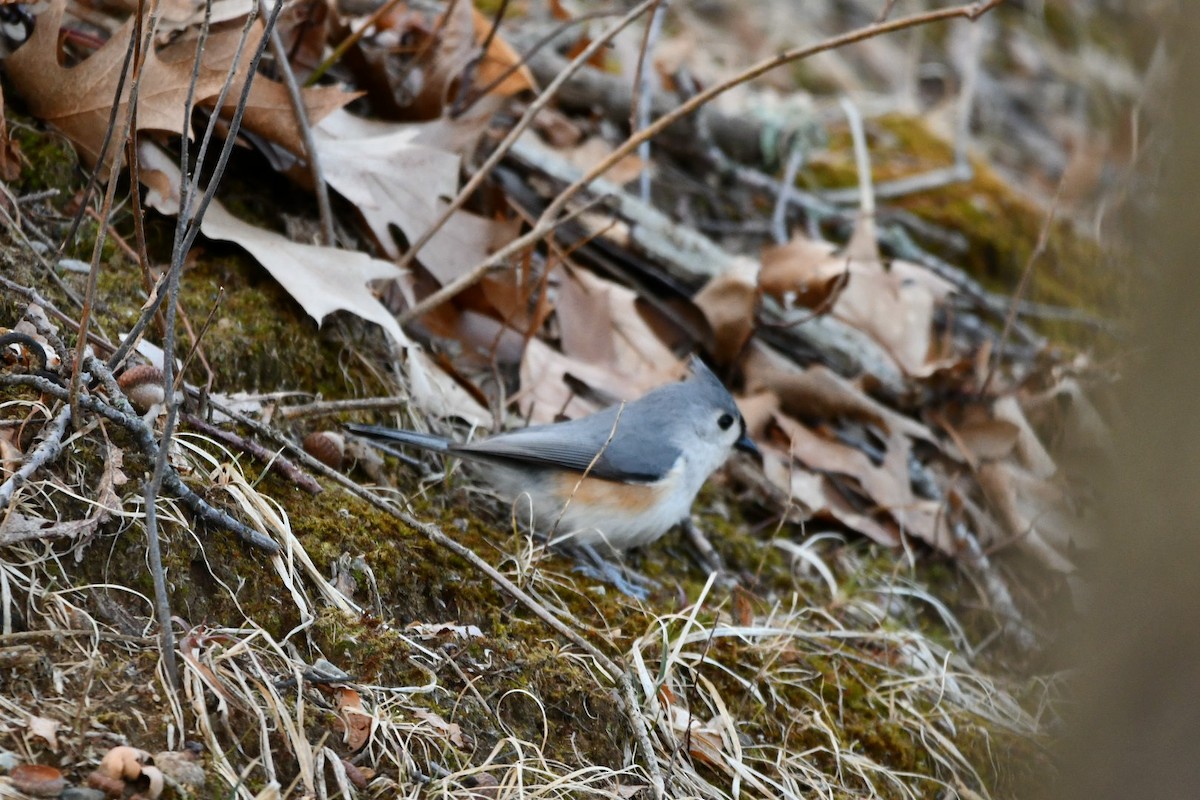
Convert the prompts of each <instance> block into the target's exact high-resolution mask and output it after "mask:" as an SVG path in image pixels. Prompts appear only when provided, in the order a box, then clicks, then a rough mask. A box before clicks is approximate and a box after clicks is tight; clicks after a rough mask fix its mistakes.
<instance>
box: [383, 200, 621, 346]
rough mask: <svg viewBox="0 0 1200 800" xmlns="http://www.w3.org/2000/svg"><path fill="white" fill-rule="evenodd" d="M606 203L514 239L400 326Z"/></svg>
mask: <svg viewBox="0 0 1200 800" xmlns="http://www.w3.org/2000/svg"><path fill="white" fill-rule="evenodd" d="M603 201H604V198H603V197H600V198H597V199H596V200H595V201H593V202H591V203H588V204H586V205H584V206H582V207H581V208H579V209H577V210H575V211H572V212H571V213H570V214H567V215H566V216H564V217H563V218H562V219H561V220H558V221H551V222H547V223H540V224H538V225H537V226H535V227H534V228H533V229H532V230H531V231H529V232H528V233H526V234H525V235H523V236H520V237H518V238H516V239H514V240H512V241H511V242H509V243H508V244H507V245H505V246H504V247H502V248H500V249H499V250H497V251H496V252H495V253H492V254H491V255H490V256H488V257H487V258H486V259H484V260H483V261H482V262H480V263H479V264H477V265H476V266H475V267H473V268H472V269H471V270H469V271H467V272H466V273H464V274H463V275H461V276H460V277H459V278H457V279H456V280H453V281H451V282H450V283H447V284H446V285H445V286H443V287H442V288H441V289H438V290H437V291H436V292H434V293H433V294H431V295H429V296H428V297H426V298H425V299H424V300H421V301H420V302H418V303H417V304H416V305H414V306H413V307H412V308H410V309H407V310H406V311H404V313H402V314H399V315H397V317H396V319H397V320H398V321H399V323H400V324H401V325H407V324H408V323H409V322H412V321H413V320H414V319H416V318H417V317H419V316H421V315H422V314H424V313H425V312H427V311H429V310H430V309H432V308H436V307H437V306H439V305H441V304H442V303H444V302H446V301H447V300H449V299H450V298H451V297H454V295H456V294H458V293H459V292H461V291H462V290H463V289H465V288H467V287H468V286H470V285H472V284H474V283H475V282H476V281H478V280H479V279H480V278H482V277H483V276H484V275H486V274H487V272H488V270H490V269H492V268H494V267H497V266H499V265H500V264H502V263H504V260H505V259H506V258H508V257H509V256H511V255H513V254H514V253H519V252H520V251H521V250H524V249H525V248H526V247H531V246H533V245H535V244H537V243H538V242H539V241H540V240H541V239H542V237H543V236H546V235H547V234H549V233H550V232H551V231H553V230H554V229H555V228H557V227H558V226H559V225H562V224H565V223H567V222H570V221H571V220H572V219H574V218H575V217H577V216H579V215H580V214H582V213H584V212H585V211H588V210H589V209H591V208H592V207H593V206H595V205H597V204H599V203H601V202H603ZM409 252H410V253H411V252H412V251H411V250H410V251H409Z"/></svg>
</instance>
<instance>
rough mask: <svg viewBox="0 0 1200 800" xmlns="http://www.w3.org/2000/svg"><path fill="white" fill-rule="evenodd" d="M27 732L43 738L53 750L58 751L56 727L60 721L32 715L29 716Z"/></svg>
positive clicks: (57, 727) (59, 724)
mask: <svg viewBox="0 0 1200 800" xmlns="http://www.w3.org/2000/svg"><path fill="white" fill-rule="evenodd" d="M28 725H29V732H30V733H31V734H33V735H34V736H37V737H38V738H40V739H42V740H44V741H45V742H46V744H47V745H48V746H49V747H50V749H51V750H53V751H54V752H56V753H57V752H58V729H59V728H60V727H62V723H61V722H59V721H58V720H55V719H49V718H48V717H38V716H33V717H30V718H29V723H28Z"/></svg>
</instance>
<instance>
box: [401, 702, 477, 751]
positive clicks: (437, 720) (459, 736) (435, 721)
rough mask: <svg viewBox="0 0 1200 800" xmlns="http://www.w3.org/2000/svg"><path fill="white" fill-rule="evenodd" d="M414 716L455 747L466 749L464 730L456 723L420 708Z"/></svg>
mask: <svg viewBox="0 0 1200 800" xmlns="http://www.w3.org/2000/svg"><path fill="white" fill-rule="evenodd" d="M413 716H415V717H416V718H417V719H419V720H421V721H422V722H424V723H425V724H426V725H428V726H429V727H431V728H433V729H434V730H435V731H437V732H438V733H440V734H441V735H442V736H445V737H446V739H448V740H449V741H450V743H451V744H453V745H454V746H455V747H466V742H465V741H464V740H463V733H462V728H460V727H459V726H458V723H456V722H447V721H446V720H445V719H443V718H442V716H441V715H440V714H437V713H435V712H433V711H426V710H425V709H423V708H418V709H417V710H416V711H414V712H413Z"/></svg>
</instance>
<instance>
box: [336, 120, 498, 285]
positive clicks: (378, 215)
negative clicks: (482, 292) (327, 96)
mask: <svg viewBox="0 0 1200 800" xmlns="http://www.w3.org/2000/svg"><path fill="white" fill-rule="evenodd" d="M422 131H423V126H422V125H395V124H387V123H380V122H371V121H369V120H364V119H360V118H358V117H355V116H353V115H351V114H348V113H346V112H344V111H336V112H334V113H332V114H330V115H329V116H328V117H326V118H325V119H324V120H322V121H321V123H320V124H318V125H316V126H314V129H313V133H314V136H315V137H316V146H317V152H318V154H319V156H320V159H321V165H322V167H323V168H324V170H325V177H326V179H327V180H328V181H329V185H330V186H332V187H333V188H334V189H335V190H337V192H338V193H339V194H341V195H342V196H343V197H345V198H346V199H347V200H349V201H350V202H351V203H353V204H354V205H355V206H356V207H357V208H358V209H359V211H360V213H362V215H363V218H364V219H365V220H366V223H367V225H368V226H369V227H370V228H371V231H372V233H374V234H375V237H376V238H377V239H378V240H379V243H380V246H381V247H383V249H384V251H385V252H386V253H387V254H388V255H389V256H391V257H393V258H396V257H398V256H399V255H400V248H399V247H398V246H397V245H396V242H395V240H394V239H393V238H392V234H391V232H390V231H389V230H388V226H389V225H396V226H397V227H399V228H400V230H401V231H403V232H404V235H405V236H406V237H407V238H408V240H409V241H416V240H417V239H418V238H420V237H421V236H422V235H423V234H424V233H425V232H426V231H427V230H428V229H429V228H430V227H431V226H432V225H433V223H434V222H435V221H436V220H437V219H438V217H439V216H440V215H441V213H442V209H443V208H445V206H446V205H447V202H446V200H445V198H448V197H453V196H454V195H455V194H456V193H457V192H458V169H459V157H458V156H457V155H455V154H453V153H450V152H447V151H446V150H442V149H436V148H434V147H430V146H428V145H424V144H420V143H418V141H417V139H418V136H419V135H420V134H421V133H422ZM514 232H515V227H514V226H513V225H512V224H509V223H505V222H497V221H494V220H489V219H485V218H483V217H480V216H478V215H476V214H469V213H467V212H465V211H457V212H455V213H454V215H453V216H452V217H451V218H450V220H449V221H448V222H447V223H446V224H445V225H444V226H442V228H441V229H439V230H438V232H437V233H436V234H434V235H433V237H432V238H431V239H430V240H429V242H428V243H427V244H426V245H425V246H424V247H422V248H421V252H420V255H419V256H418V257H419V258H420V261H421V263H422V264H424V265H425V266H426V267H427V268H428V269H429V271H430V272H431V273H432V274H433V276H434V277H435V278H437V279H438V281H439V282H441V283H442V284H443V285H444V284H447V283H450V282H451V281H453V280H454V279H455V278H457V277H459V276H460V275H462V274H463V273H465V272H467V271H468V270H470V269H471V268H472V267H474V266H475V265H476V264H478V263H480V262H481V261H483V260H484V259H486V258H487V257H488V256H489V255H490V254H491V253H492V252H494V251H495V250H497V249H499V248H500V247H501V246H503V245H504V244H505V243H506V242H508V241H509V240H511V239H512V237H513V235H514Z"/></svg>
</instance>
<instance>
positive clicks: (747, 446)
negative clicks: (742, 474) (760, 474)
mask: <svg viewBox="0 0 1200 800" xmlns="http://www.w3.org/2000/svg"><path fill="white" fill-rule="evenodd" d="M733 448H734V449H735V450H741V451H742V452H743V453H749V454H750V455H752V456H754V457H755V458H757V459H759V460H762V453H760V452H758V445H756V444H755V443H754V440H753V439H751V438H750V435H749V434H748V433H746V432H745V431H742V436H741V438H740V439H738V440H737V441H736V442H734V443H733Z"/></svg>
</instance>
